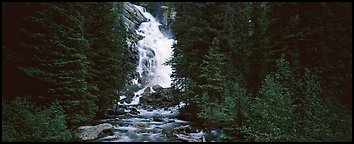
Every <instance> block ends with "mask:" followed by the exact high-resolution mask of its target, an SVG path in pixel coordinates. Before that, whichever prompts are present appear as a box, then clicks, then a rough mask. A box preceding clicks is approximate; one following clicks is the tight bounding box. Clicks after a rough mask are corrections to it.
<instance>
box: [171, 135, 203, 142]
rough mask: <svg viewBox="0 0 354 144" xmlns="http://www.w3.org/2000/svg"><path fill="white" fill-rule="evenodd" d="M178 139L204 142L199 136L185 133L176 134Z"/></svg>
mask: <svg viewBox="0 0 354 144" xmlns="http://www.w3.org/2000/svg"><path fill="white" fill-rule="evenodd" d="M174 135H175V136H176V137H177V139H180V140H182V141H185V142H202V140H201V139H199V138H194V137H192V136H189V135H185V134H174Z"/></svg>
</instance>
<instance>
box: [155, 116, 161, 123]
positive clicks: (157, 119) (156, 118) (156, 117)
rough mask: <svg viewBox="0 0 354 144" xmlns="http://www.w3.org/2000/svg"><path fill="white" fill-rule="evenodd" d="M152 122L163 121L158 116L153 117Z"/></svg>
mask: <svg viewBox="0 0 354 144" xmlns="http://www.w3.org/2000/svg"><path fill="white" fill-rule="evenodd" d="M153 121H157V122H163V119H162V117H160V116H154V117H153Z"/></svg>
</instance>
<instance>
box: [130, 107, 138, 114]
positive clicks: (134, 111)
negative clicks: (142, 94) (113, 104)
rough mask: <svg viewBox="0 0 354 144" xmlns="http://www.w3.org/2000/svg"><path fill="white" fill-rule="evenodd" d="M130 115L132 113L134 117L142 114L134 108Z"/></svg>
mask: <svg viewBox="0 0 354 144" xmlns="http://www.w3.org/2000/svg"><path fill="white" fill-rule="evenodd" d="M129 113H130V114H133V115H138V114H140V112H139V111H138V110H137V109H136V108H132V109H131V110H130V112H129Z"/></svg>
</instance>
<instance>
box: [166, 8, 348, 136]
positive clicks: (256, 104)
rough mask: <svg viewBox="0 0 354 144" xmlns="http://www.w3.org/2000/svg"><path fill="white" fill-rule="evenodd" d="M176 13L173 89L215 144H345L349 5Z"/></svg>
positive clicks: (171, 62)
mask: <svg viewBox="0 0 354 144" xmlns="http://www.w3.org/2000/svg"><path fill="white" fill-rule="evenodd" d="M174 6H175V9H176V12H177V16H176V20H175V22H174V23H173V25H172V28H173V31H174V32H175V35H176V39H177V41H178V43H177V44H176V45H175V46H174V55H173V56H174V57H173V58H172V59H171V60H170V61H169V62H168V64H170V65H171V66H172V69H173V74H172V78H173V86H174V88H175V89H178V90H180V92H181V94H182V95H183V96H185V97H186V101H187V108H186V109H189V111H192V112H194V115H196V116H199V117H198V118H200V120H202V121H203V123H204V124H205V125H207V126H208V127H209V129H210V128H213V129H220V130H222V131H223V132H224V133H225V134H226V137H224V138H222V139H219V140H221V141H351V140H352V137H351V134H352V132H351V126H352V123H351V120H352V111H351V110H350V108H351V107H352V103H351V97H352V96H351V95H352V91H351V86H352V84H351V81H352V78H351V75H352V71H351V68H352V62H351V59H352V54H351V49H352V48H351V46H352V40H351V39H352V36H351V31H352V26H351V24H352V22H351V19H352V18H351V14H350V12H351V10H352V7H351V4H350V3H267V2H248V3H246V2H244V3H243V2H240V3H214V2H207V3H174ZM215 38H217V39H219V40H220V42H219V44H218V45H217V46H216V44H215V41H214V40H215ZM215 47H217V48H218V49H220V50H216V51H215ZM204 55H206V56H205V57H203V56H204ZM216 98H217V99H216ZM339 109H341V110H339ZM211 123H213V124H211ZM345 125H347V126H348V127H347V128H344V127H345ZM210 126H213V127H210Z"/></svg>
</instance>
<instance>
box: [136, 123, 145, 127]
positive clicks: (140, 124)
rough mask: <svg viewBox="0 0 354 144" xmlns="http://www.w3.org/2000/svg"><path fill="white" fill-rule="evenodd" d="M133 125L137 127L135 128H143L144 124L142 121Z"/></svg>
mask: <svg viewBox="0 0 354 144" xmlns="http://www.w3.org/2000/svg"><path fill="white" fill-rule="evenodd" d="M135 127H137V128H145V127H146V125H145V124H143V123H138V124H136V125H135Z"/></svg>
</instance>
